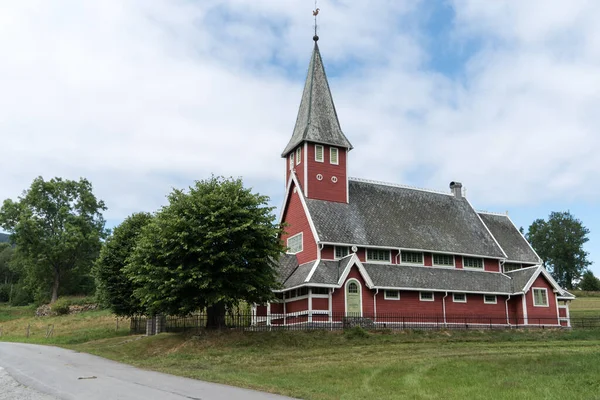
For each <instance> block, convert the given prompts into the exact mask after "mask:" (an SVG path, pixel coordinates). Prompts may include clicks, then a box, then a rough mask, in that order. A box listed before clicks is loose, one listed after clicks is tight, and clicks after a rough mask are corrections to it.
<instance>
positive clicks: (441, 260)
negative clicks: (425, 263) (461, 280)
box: [433, 254, 454, 267]
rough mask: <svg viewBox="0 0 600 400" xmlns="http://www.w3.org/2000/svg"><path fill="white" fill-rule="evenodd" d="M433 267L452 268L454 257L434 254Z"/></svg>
mask: <svg viewBox="0 0 600 400" xmlns="http://www.w3.org/2000/svg"><path fill="white" fill-rule="evenodd" d="M433 265H435V266H438V267H454V256H453V255H451V254H434V255H433Z"/></svg>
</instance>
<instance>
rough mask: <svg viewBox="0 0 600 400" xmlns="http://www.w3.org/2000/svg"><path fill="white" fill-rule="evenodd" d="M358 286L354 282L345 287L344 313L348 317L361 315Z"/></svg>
mask: <svg viewBox="0 0 600 400" xmlns="http://www.w3.org/2000/svg"><path fill="white" fill-rule="evenodd" d="M360 295H361V293H360V286H359V285H358V283H356V282H350V283H348V284H347V285H346V312H347V313H348V314H350V315H354V316H359V315H360V314H361V304H360V303H361V302H360Z"/></svg>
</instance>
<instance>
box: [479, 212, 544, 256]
mask: <svg viewBox="0 0 600 400" xmlns="http://www.w3.org/2000/svg"><path fill="white" fill-rule="evenodd" d="M479 216H480V217H481V219H482V220H483V222H485V224H486V225H487V227H488V228H489V230H490V231H491V232H492V235H494V237H495V238H496V240H497V241H498V244H500V247H502V250H504V252H505V253H506V255H507V257H508V260H510V261H518V262H524V263H532V264H539V263H540V262H541V260H540V259H539V258H538V257H537V256H536V255H535V252H534V251H533V250H532V249H531V247H530V246H529V244H528V243H527V241H526V240H525V239H524V238H523V236H522V235H521V234H520V233H519V231H518V230H517V228H516V227H515V226H514V224H513V223H512V222H511V221H510V219H509V218H508V217H507V216H506V215H498V214H488V213H479Z"/></svg>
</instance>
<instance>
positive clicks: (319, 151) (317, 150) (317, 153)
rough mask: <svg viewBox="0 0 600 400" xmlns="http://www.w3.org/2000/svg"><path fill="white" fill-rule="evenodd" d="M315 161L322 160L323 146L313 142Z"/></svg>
mask: <svg viewBox="0 0 600 400" xmlns="http://www.w3.org/2000/svg"><path fill="white" fill-rule="evenodd" d="M315 161H316V162H323V146H321V145H320V144H315Z"/></svg>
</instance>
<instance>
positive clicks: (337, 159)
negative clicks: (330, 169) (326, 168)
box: [329, 147, 340, 165]
mask: <svg viewBox="0 0 600 400" xmlns="http://www.w3.org/2000/svg"><path fill="white" fill-rule="evenodd" d="M333 153H335V154H336V156H335V162H333V161H331V160H332V159H333V157H332V156H331V155H332V154H333ZM329 164H332V165H340V150H339V149H338V148H337V147H330V148H329Z"/></svg>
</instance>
